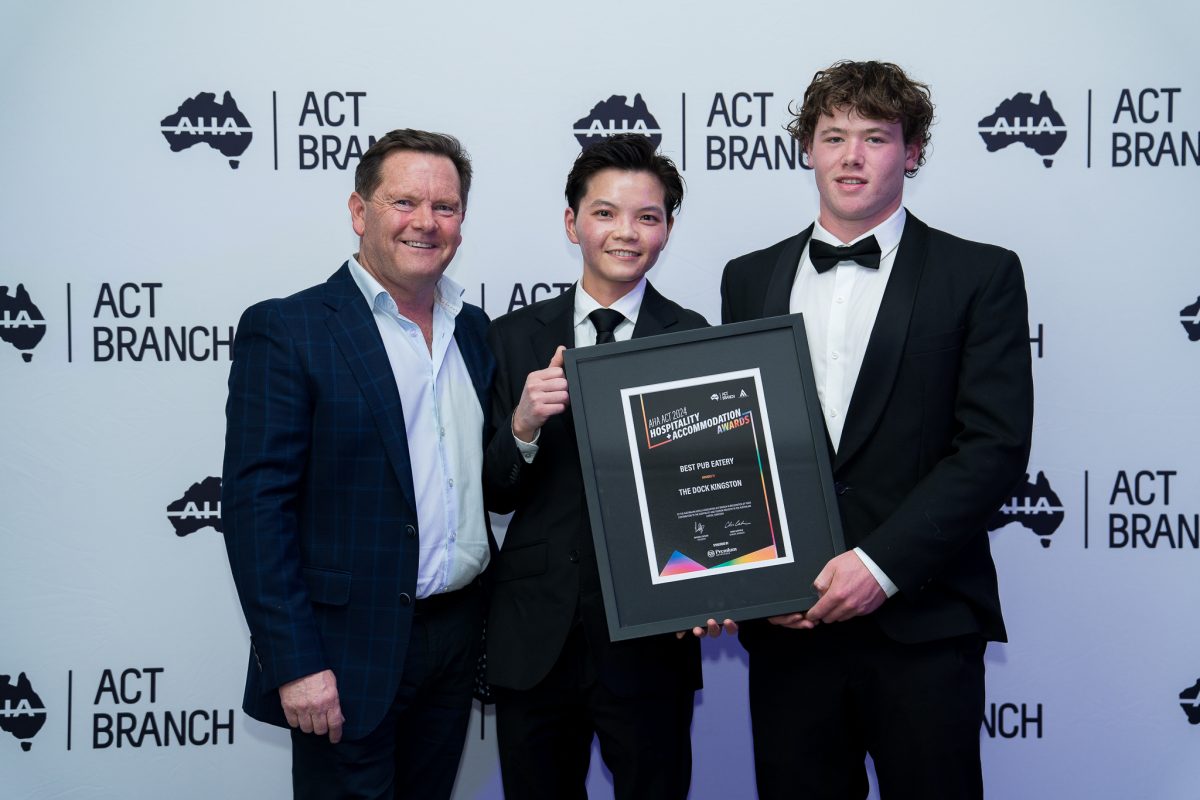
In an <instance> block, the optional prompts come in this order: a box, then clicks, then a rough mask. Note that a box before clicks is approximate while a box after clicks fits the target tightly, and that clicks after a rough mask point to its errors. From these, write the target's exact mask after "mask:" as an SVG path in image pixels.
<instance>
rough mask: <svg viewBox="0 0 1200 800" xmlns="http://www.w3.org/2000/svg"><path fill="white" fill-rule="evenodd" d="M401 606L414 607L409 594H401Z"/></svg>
mask: <svg viewBox="0 0 1200 800" xmlns="http://www.w3.org/2000/svg"><path fill="white" fill-rule="evenodd" d="M400 605H402V606H411V605H412V598H411V597H410V596H409V594H408V592H401V593H400Z"/></svg>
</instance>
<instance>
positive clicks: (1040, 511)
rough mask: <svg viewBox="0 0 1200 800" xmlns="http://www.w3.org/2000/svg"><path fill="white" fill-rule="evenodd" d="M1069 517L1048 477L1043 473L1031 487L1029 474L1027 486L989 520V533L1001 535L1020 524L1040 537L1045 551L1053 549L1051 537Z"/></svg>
mask: <svg viewBox="0 0 1200 800" xmlns="http://www.w3.org/2000/svg"><path fill="white" fill-rule="evenodd" d="M1065 516H1066V514H1065V512H1064V510H1063V506H1062V501H1061V500H1059V499H1058V495H1057V494H1055V493H1054V490H1053V489H1051V488H1050V482H1049V481H1047V480H1046V474H1045V473H1044V472H1039V473H1038V474H1037V480H1036V481H1034V482H1033V483H1030V482H1029V474H1028V473H1026V474H1025V480H1024V482H1022V483H1021V484H1020V485H1019V486H1017V488H1016V490H1015V492H1014V494H1013V495H1012V497H1011V498H1010V499H1009V501H1008V502H1007V503H1005V504H1004V505H1003V506H1001V507H1000V510H999V511H997V512H996V513H995V514H993V515H992V518H991V519H990V520H988V531H989V532H991V531H997V530H1000V529H1001V528H1003V527H1004V526H1005V525H1008V524H1009V523H1010V522H1016V523H1019V524H1021V525H1023V526H1024V527H1025V528H1027V529H1029V530H1031V531H1033V532H1034V533H1036V534H1037V535H1038V541H1040V542H1041V543H1042V547H1049V546H1050V537H1051V536H1052V535H1053V534H1054V532H1055V531H1057V530H1058V527H1059V526H1060V525H1062V523H1063V519H1064V517H1065Z"/></svg>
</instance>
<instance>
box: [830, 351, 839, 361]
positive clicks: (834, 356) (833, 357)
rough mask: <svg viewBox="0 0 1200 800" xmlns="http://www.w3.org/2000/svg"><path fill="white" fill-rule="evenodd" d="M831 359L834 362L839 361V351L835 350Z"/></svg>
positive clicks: (831, 354)
mask: <svg viewBox="0 0 1200 800" xmlns="http://www.w3.org/2000/svg"><path fill="white" fill-rule="evenodd" d="M829 357H830V358H832V359H833V360H834V361H837V360H838V354H837V350H834V351H833V352H832V353H830V354H829Z"/></svg>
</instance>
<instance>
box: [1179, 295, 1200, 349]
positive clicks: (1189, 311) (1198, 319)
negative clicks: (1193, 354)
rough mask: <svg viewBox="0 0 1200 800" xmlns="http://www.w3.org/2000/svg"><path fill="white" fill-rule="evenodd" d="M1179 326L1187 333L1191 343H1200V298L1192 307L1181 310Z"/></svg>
mask: <svg viewBox="0 0 1200 800" xmlns="http://www.w3.org/2000/svg"><path fill="white" fill-rule="evenodd" d="M1179 324H1180V325H1182V326H1183V329H1184V330H1185V331H1187V337H1188V341H1189V342H1200V297H1197V298H1196V302H1194V303H1192V304H1191V305H1190V306H1184V307H1183V308H1181V309H1179Z"/></svg>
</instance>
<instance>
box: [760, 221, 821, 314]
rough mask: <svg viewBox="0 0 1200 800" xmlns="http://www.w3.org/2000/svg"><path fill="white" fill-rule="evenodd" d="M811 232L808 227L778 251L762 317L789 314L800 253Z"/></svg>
mask: <svg viewBox="0 0 1200 800" xmlns="http://www.w3.org/2000/svg"><path fill="white" fill-rule="evenodd" d="M812 232H813V226H812V225H809V226H808V227H807V228H805V229H804V230H802V231H800V233H799V234H797V235H795V236H793V237H792V238H791V239H789V240H788V241H787V242H786V243H785V244H784V246H783V249H782V250H780V252H779V258H778V259H777V260H776V261H775V268H774V269H772V270H771V279H770V281H768V283H767V296H766V299H765V300H764V301H763V313H762V315H763V316H764V317H777V316H779V315H780V314H787V313H788V312H789V308H788V305H789V303H790V302H791V299H792V284H793V283H795V281H796V270H797V269H798V268H799V266H800V253H802V252H803V251H804V245H805V244H807V243H808V239H809V237H810V236H812Z"/></svg>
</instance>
